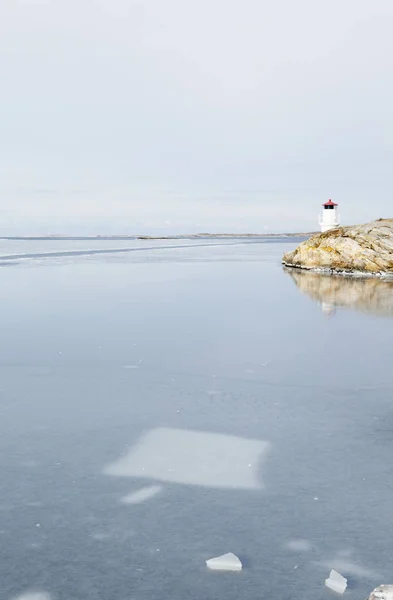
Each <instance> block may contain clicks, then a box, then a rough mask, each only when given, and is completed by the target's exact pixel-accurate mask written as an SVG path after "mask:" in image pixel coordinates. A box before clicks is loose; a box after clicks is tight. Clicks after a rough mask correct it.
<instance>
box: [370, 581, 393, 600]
mask: <svg viewBox="0 0 393 600" xmlns="http://www.w3.org/2000/svg"><path fill="white" fill-rule="evenodd" d="M369 600H393V585H391V584H389V585H384V584H382V585H379V586H378V587H376V588H375V590H373V591H372V592H371V594H370V596H369Z"/></svg>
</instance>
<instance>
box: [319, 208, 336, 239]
mask: <svg viewBox="0 0 393 600" xmlns="http://www.w3.org/2000/svg"><path fill="white" fill-rule="evenodd" d="M322 206H323V209H322V214H321V215H320V217H319V226H320V228H321V231H322V233H323V232H324V231H329V230H330V229H336V228H337V227H340V215H339V214H338V204H336V203H335V202H332V200H329V201H328V202H325V204H322Z"/></svg>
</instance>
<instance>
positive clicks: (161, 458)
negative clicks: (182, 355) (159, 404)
mask: <svg viewBox="0 0 393 600" xmlns="http://www.w3.org/2000/svg"><path fill="white" fill-rule="evenodd" d="M269 448H270V444H269V442H266V441H260V440H250V439H246V438H241V437H235V436H230V435H223V434H218V433H208V432H204V431H189V430H183V429H170V428H165V427H163V428H158V429H153V430H151V431H149V432H148V433H147V434H145V435H144V436H142V438H141V440H140V441H139V444H137V446H136V447H135V448H134V449H133V450H131V451H130V452H129V453H128V454H127V455H126V456H124V457H122V458H120V459H119V460H117V461H116V462H114V463H112V464H111V465H108V466H107V467H106V468H105V469H104V473H105V474H106V475H114V476H117V477H143V478H151V479H155V480H158V481H166V482H171V483H180V484H185V485H200V486H205V487H210V488H219V489H239V488H242V489H249V490H250V489H260V488H261V487H262V483H261V481H260V478H259V467H260V464H261V461H262V458H263V457H265V456H266V454H267V452H268V450H269ZM250 464H251V465H252V468H250V467H249V465H250Z"/></svg>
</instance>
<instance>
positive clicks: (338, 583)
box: [325, 569, 347, 594]
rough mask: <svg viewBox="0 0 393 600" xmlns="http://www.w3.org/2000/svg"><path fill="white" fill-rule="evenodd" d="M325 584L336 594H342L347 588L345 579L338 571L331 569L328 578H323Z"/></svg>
mask: <svg viewBox="0 0 393 600" xmlns="http://www.w3.org/2000/svg"><path fill="white" fill-rule="evenodd" d="M325 585H326V587H328V588H330V589H331V590H333V591H334V592H337V594H343V593H344V592H345V590H346V589H347V580H346V579H345V577H343V576H342V575H340V573H337V571H335V570H334V569H332V570H331V571H330V575H329V578H328V579H326V580H325Z"/></svg>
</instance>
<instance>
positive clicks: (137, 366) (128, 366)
mask: <svg viewBox="0 0 393 600" xmlns="http://www.w3.org/2000/svg"><path fill="white" fill-rule="evenodd" d="M123 369H140V366H139V365H124V366H123Z"/></svg>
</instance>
